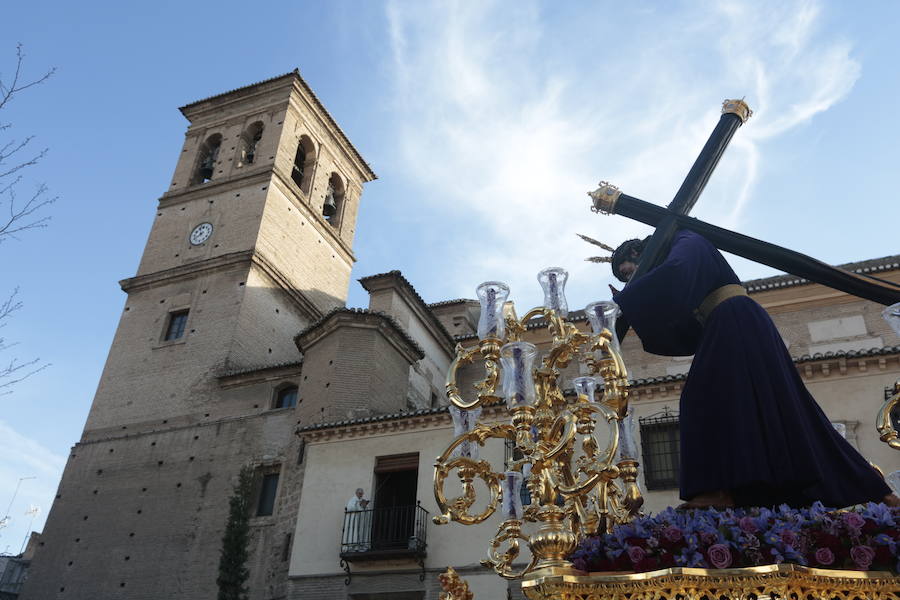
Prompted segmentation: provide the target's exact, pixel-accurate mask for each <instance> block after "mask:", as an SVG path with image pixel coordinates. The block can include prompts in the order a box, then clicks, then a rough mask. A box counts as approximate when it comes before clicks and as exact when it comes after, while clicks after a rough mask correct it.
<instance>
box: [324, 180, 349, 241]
mask: <svg viewBox="0 0 900 600" xmlns="http://www.w3.org/2000/svg"><path fill="white" fill-rule="evenodd" d="M343 204H344V182H343V181H341V178H340V177H338V174H337V173H332V174H331V177H330V178H329V179H328V189H327V190H326V191H325V202H324V203H323V204H322V216H323V217H325V220H326V221H328V222H329V223H330V224H331V226H332V227H335V228H336V227H337V226H338V225H339V224H340V216H341V207H342V205H343Z"/></svg>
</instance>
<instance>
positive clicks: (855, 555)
mask: <svg viewBox="0 0 900 600" xmlns="http://www.w3.org/2000/svg"><path fill="white" fill-rule="evenodd" d="M850 558H851V559H853V562H854V563H856V566H857V567H859V568H860V569H861V570H863V571H865V570H867V569H868V568H869V567H870V566H871V565H872V561H873V560H874V559H875V551H874V550H872V548H870V547H869V546H853V547H852V548H850Z"/></svg>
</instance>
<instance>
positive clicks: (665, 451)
mask: <svg viewBox="0 0 900 600" xmlns="http://www.w3.org/2000/svg"><path fill="white" fill-rule="evenodd" d="M639 423H640V427H641V446H642V449H643V457H644V465H643V466H644V480H645V482H646V484H647V489H648V490H665V489H671V488H677V487H678V471H679V467H680V463H681V455H680V450H679V442H680V435H679V432H678V415H673V414H670V413H669V412H668V411H666V412H664V413H662V414H659V415H654V416H650V417H644V418H641V419H639Z"/></svg>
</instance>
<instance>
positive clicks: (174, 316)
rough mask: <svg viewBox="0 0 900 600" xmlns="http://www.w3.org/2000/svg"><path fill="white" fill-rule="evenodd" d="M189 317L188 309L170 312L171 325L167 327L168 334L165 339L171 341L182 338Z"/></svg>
mask: <svg viewBox="0 0 900 600" xmlns="http://www.w3.org/2000/svg"><path fill="white" fill-rule="evenodd" d="M187 318H188V311H186V310H179V311H176V312H173V313H171V314H169V325H168V326H167V327H166V335H165V337H164V338H163V339H164V340H165V341H167V342H169V341H172V340H177V339H179V338H181V336H183V335H184V328H185V326H186V325H187Z"/></svg>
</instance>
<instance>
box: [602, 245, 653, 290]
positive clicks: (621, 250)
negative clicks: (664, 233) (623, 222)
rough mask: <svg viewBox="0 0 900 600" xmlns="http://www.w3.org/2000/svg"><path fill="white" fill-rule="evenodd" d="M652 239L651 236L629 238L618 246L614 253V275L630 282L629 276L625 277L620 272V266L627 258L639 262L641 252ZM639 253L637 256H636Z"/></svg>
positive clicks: (612, 263)
mask: <svg viewBox="0 0 900 600" xmlns="http://www.w3.org/2000/svg"><path fill="white" fill-rule="evenodd" d="M648 241H650V237H649V236H648V237H645V238H644V239H642V240H627V241H625V242H622V243H621V244H619V247H618V248H616V250H615V252H613V255H612V261H611V263H610V264H611V266H612V272H613V276H614V277H615V278H616V279H618V280H619V281H622V282H625V283H627V282H628V277H623V276H622V274H621V273H619V267H621V266H622V263H623V262H625V261H626V260H630V261H634V262H635V263H637V262H638V260H639V258H640V256H641V252H643V251H644V248H645V247H646V245H647V242H648ZM635 254H637V258H636V257H635Z"/></svg>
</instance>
